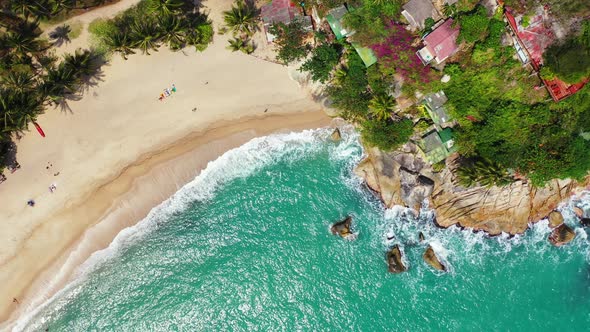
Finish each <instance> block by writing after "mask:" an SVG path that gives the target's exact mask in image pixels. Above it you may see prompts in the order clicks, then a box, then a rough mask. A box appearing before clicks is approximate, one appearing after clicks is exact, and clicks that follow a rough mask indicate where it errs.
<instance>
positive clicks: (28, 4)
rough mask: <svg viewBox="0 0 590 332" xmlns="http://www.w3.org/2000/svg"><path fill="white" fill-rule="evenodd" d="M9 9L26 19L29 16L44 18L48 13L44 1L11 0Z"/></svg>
mask: <svg viewBox="0 0 590 332" xmlns="http://www.w3.org/2000/svg"><path fill="white" fill-rule="evenodd" d="M10 9H11V10H12V11H13V12H15V13H17V14H20V15H22V16H23V17H24V18H25V19H26V20H28V19H29V17H30V16H34V17H36V18H46V17H49V15H50V10H49V8H48V6H47V3H46V2H45V1H32V0H12V1H10Z"/></svg>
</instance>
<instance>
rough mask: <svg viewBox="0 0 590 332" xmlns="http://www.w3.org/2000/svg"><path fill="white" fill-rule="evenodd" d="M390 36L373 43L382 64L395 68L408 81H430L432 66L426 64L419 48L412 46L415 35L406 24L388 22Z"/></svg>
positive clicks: (372, 46) (372, 47)
mask: <svg viewBox="0 0 590 332" xmlns="http://www.w3.org/2000/svg"><path fill="white" fill-rule="evenodd" d="M388 30H389V36H388V37H387V38H386V40H385V42H383V43H379V44H374V45H371V49H373V51H374V52H375V55H376V56H377V57H378V58H379V63H380V64H381V65H382V66H385V67H389V68H393V69H394V71H395V72H396V73H398V74H400V75H401V76H402V77H403V78H404V80H405V81H406V82H407V83H410V84H412V83H427V82H429V81H430V76H431V71H430V68H429V67H427V66H424V65H423V64H422V62H421V61H420V59H419V58H418V56H417V55H416V51H417V49H416V48H415V47H413V46H412V42H413V41H414V36H412V35H411V34H410V32H408V31H407V30H406V29H405V27H404V25H402V24H399V23H395V22H391V23H389V24H388Z"/></svg>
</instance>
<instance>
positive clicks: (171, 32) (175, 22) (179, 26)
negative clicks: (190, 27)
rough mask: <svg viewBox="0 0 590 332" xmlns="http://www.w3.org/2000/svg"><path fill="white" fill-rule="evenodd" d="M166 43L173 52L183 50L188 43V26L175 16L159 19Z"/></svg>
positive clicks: (165, 16)
mask: <svg viewBox="0 0 590 332" xmlns="http://www.w3.org/2000/svg"><path fill="white" fill-rule="evenodd" d="M158 23H159V25H160V29H161V30H162V37H163V39H164V42H166V43H168V46H169V47H170V49H172V50H173V51H176V50H179V49H181V48H182V47H183V46H184V44H185V43H186V25H185V24H183V21H181V20H179V19H178V17H177V16H174V15H164V16H161V17H160V18H159V19H158Z"/></svg>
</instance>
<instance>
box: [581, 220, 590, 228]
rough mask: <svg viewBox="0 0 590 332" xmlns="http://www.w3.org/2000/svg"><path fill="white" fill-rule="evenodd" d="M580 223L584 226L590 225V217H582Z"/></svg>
mask: <svg viewBox="0 0 590 332" xmlns="http://www.w3.org/2000/svg"><path fill="white" fill-rule="evenodd" d="M580 224H582V226H584V227H588V226H590V218H582V219H580Z"/></svg>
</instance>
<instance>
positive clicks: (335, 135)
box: [330, 128, 342, 142]
mask: <svg viewBox="0 0 590 332" xmlns="http://www.w3.org/2000/svg"><path fill="white" fill-rule="evenodd" d="M330 137H331V138H332V140H333V141H336V142H337V141H339V140H341V139H342V135H341V134H340V129H338V128H336V129H334V131H333V132H332V135H330Z"/></svg>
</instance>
